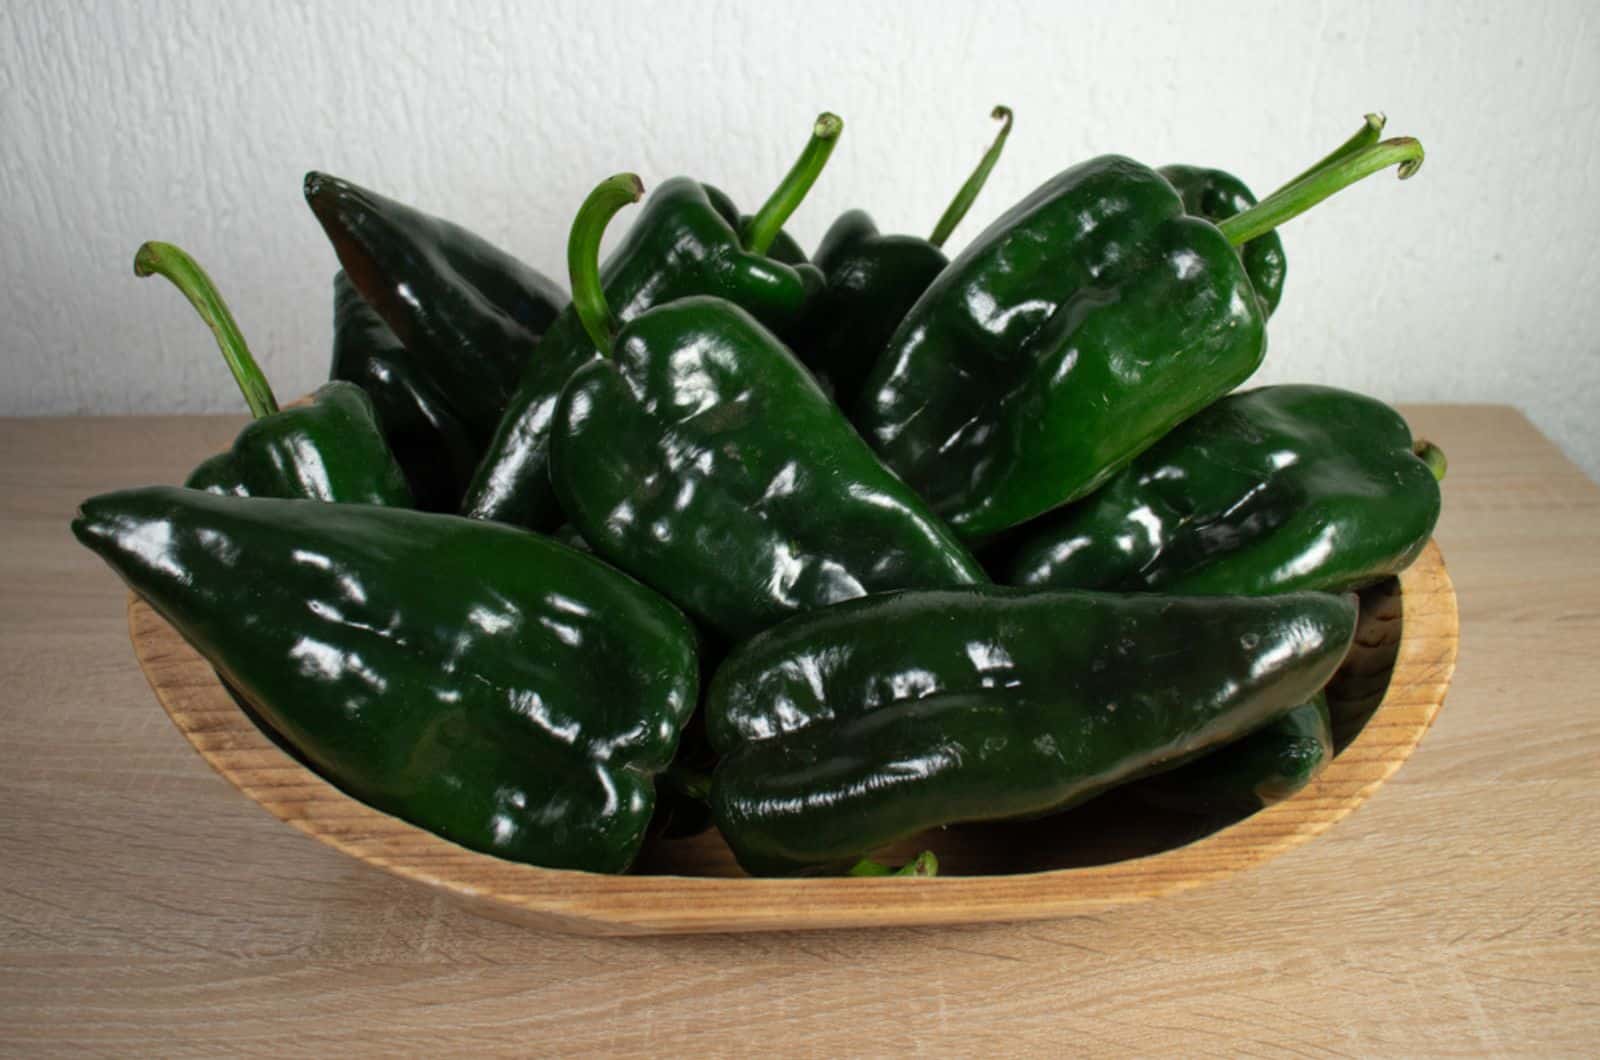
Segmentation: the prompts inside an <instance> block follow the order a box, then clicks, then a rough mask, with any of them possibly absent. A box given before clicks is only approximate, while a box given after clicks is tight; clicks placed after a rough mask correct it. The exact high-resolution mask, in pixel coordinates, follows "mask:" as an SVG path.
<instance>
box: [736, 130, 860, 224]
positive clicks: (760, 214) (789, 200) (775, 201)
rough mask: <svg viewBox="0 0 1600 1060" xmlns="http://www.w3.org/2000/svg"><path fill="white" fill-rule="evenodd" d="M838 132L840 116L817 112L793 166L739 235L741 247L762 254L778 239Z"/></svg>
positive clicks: (825, 160)
mask: <svg viewBox="0 0 1600 1060" xmlns="http://www.w3.org/2000/svg"><path fill="white" fill-rule="evenodd" d="M842 132H844V119H843V118H840V117H839V116H838V115H837V114H829V113H828V112H826V111H824V112H823V113H821V114H819V115H817V121H816V124H815V125H813V126H812V127H811V139H810V140H809V141H808V142H807V143H806V147H805V150H804V151H802V152H800V157H799V158H798V159H796V160H795V163H794V166H793V167H792V168H790V170H789V172H788V174H787V175H786V176H785V177H784V178H783V180H782V182H780V183H779V184H778V187H777V188H776V190H774V191H773V193H772V194H771V195H770V196H768V198H767V201H766V202H764V203H762V204H761V209H760V210H758V211H757V212H756V215H755V216H754V217H752V218H750V220H749V222H748V223H747V224H746V225H745V227H744V231H743V232H741V233H740V234H739V236H740V242H741V243H742V244H743V245H744V249H746V250H748V251H749V252H750V253H752V254H765V253H766V252H767V251H768V250H769V249H770V248H771V247H772V241H773V240H775V239H777V238H778V232H779V231H780V230H781V229H782V228H783V224H784V222H785V221H787V220H788V219H789V215H790V214H792V213H794V211H795V210H796V209H797V208H798V207H799V205H800V204H801V203H802V202H804V201H805V197H806V193H807V192H809V191H810V190H811V185H813V184H815V183H816V182H817V178H818V177H819V176H821V175H822V169H823V167H824V166H826V165H827V164H828V156H829V155H831V154H833V149H834V147H835V146H836V145H837V144H838V142H839V134H840V133H842Z"/></svg>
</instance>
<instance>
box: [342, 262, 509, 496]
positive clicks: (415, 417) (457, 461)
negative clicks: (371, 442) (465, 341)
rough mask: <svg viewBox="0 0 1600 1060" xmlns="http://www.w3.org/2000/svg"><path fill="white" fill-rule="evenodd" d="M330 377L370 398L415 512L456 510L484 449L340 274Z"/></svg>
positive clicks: (397, 340)
mask: <svg viewBox="0 0 1600 1060" xmlns="http://www.w3.org/2000/svg"><path fill="white" fill-rule="evenodd" d="M329 374H330V377H331V378H333V379H342V380H345V381H347V382H351V383H355V384H356V385H357V386H359V387H360V388H361V389H362V390H364V391H366V393H367V396H368V397H369V398H371V399H372V407H373V410H374V412H376V413H377V417H378V425H379V426H380V427H381V428H382V429H383V436H384V439H385V440H386V441H387V442H388V443H389V449H390V451H391V452H393V453H394V458H395V461H396V462H397V463H398V464H399V465H400V470H401V471H403V472H404V473H405V476H406V483H407V485H409V486H410V487H411V495H412V497H413V498H414V499H415V500H416V504H417V507H418V508H420V509H422V510H423V511H428V512H454V511H455V510H456V509H457V508H458V507H459V506H460V504H461V493H462V491H463V490H465V489H466V488H467V480H468V479H469V478H470V477H471V476H472V470H473V468H474V467H476V466H477V462H478V454H479V449H480V446H479V444H478V442H477V441H475V440H474V437H473V431H472V427H471V425H470V424H468V423H467V422H466V421H465V420H463V419H462V418H461V417H460V416H459V415H457V414H456V411H455V409H454V408H453V407H452V406H451V405H450V402H449V401H448V399H446V398H445V396H444V394H442V393H441V392H440V391H439V389H438V387H436V386H435V385H434V383H433V381H432V380H431V379H429V378H428V373H427V370H426V366H425V365H422V364H419V363H418V358H417V357H416V355H415V354H413V353H412V352H411V351H410V350H408V349H406V347H405V344H404V343H402V342H401V341H400V340H399V338H397V337H396V336H395V333H394V332H393V331H391V330H389V325H387V324H385V323H384V322H383V318H382V317H380V316H378V314H377V311H376V310H374V309H373V308H372V307H371V306H369V305H367V302H366V299H364V298H362V297H361V293H360V292H359V291H357V290H356V289H355V285H354V284H352V283H351V282H350V278H349V277H348V276H346V275H345V274H344V272H342V271H341V272H339V273H338V274H337V275H335V276H334V278H333V367H332V370H331V372H330V373H329Z"/></svg>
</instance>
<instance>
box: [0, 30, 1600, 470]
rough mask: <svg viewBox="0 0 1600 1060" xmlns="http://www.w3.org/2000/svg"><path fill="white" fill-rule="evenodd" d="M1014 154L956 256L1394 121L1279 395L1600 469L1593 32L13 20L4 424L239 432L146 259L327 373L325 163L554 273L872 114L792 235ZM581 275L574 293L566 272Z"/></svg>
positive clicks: (1295, 326) (1267, 175)
mask: <svg viewBox="0 0 1600 1060" xmlns="http://www.w3.org/2000/svg"><path fill="white" fill-rule="evenodd" d="M996 102H1005V103H1009V104H1010V105H1011V106H1012V107H1014V108H1015V110H1016V112H1017V128H1016V133H1015V135H1014V136H1013V137H1012V140H1011V146H1010V149H1009V151H1008V153H1007V155H1006V157H1005V159H1004V160H1003V161H1002V163H1001V165H1000V167H999V169H998V170H997V171H996V172H995V175H994V179H993V180H992V182H991V184H990V186H989V190H988V191H987V192H986V193H985V195H984V196H983V197H982V198H981V199H980V200H979V201H978V204H977V206H976V208H975V210H974V212H973V214H972V215H971V216H970V217H969V219H968V222H967V223H966V224H965V225H964V226H963V228H962V229H961V231H960V232H958V233H957V236H956V238H955V239H954V240H953V241H952V244H951V246H952V248H954V249H959V247H960V246H961V245H963V244H964V242H965V240H966V239H968V238H970V237H971V236H972V235H973V234H975V233H977V232H978V231H979V230H981V229H982V227H983V226H984V225H985V224H986V223H987V222H988V221H989V220H990V219H992V218H993V217H994V216H995V215H996V214H998V213H1000V212H1001V211H1002V210H1003V209H1004V208H1005V206H1006V205H1008V204H1009V203H1010V202H1012V201H1014V200H1015V199H1017V198H1018V197H1020V196H1021V195H1023V194H1024V193H1026V192H1027V191H1028V190H1030V189H1031V188H1032V187H1034V186H1035V185H1036V184H1038V183H1039V182H1040V181H1042V180H1043V179H1044V178H1046V177H1048V176H1050V175H1051V174H1053V173H1054V172H1056V171H1057V170H1059V169H1061V168H1064V167H1065V166H1066V165H1068V164H1070V163H1072V162H1074V161H1077V160H1079V159H1082V158H1084V157H1086V156H1089V155H1092V154H1098V153H1101V152H1107V151H1120V152H1124V153H1127V154H1131V155H1133V156H1134V157H1136V158H1139V159H1142V160H1145V161H1147V162H1150V163H1152V164H1156V163H1164V162H1196V163H1207V164H1214V165H1221V166H1224V167H1226V168H1229V169H1232V170H1234V171H1235V172H1237V173H1238V174H1240V175H1241V176H1243V177H1244V178H1245V179H1246V180H1247V181H1249V182H1250V183H1251V184H1252V185H1254V186H1255V188H1256V189H1257V191H1258V192H1261V193H1264V192H1265V191H1266V190H1269V189H1270V188H1271V187H1273V186H1275V185H1276V184H1277V183H1279V182H1280V181H1282V180H1284V179H1286V178H1288V177H1289V176H1291V175H1292V174H1294V173H1296V172H1298V171H1299V170H1300V169H1301V168H1303V166H1304V165H1306V164H1307V163H1309V162H1310V161H1312V160H1314V159H1316V158H1318V157H1320V156H1321V155H1322V154H1323V153H1324V152H1325V151H1327V150H1328V149H1330V148H1331V147H1332V146H1334V145H1335V144H1336V143H1338V142H1339V141H1341V140H1343V139H1344V137H1345V136H1347V135H1348V134H1349V133H1351V132H1353V131H1354V130H1355V128H1356V127H1357V125H1358V124H1359V123H1360V117H1361V115H1362V113H1363V112H1365V111H1368V110H1374V109H1381V110H1384V111H1386V112H1387V113H1388V115H1389V118H1390V125H1389V131H1390V133H1391V134H1410V135H1415V136H1417V137H1419V138H1420V139H1421V140H1422V141H1423V143H1424V144H1425V146H1426V148H1427V152H1428V161H1427V164H1426V166H1424V168H1423V170H1422V172H1421V173H1420V174H1419V175H1418V176H1417V177H1416V178H1415V179H1414V180H1412V181H1409V182H1407V183H1405V184H1400V183H1398V182H1396V181H1395V180H1394V179H1393V178H1392V177H1391V176H1388V175H1384V176H1381V177H1377V178H1373V179H1372V180H1371V181H1369V182H1368V183H1366V184H1364V185H1361V186H1359V187H1358V188H1356V189H1353V190H1351V191H1349V192H1346V193H1345V194H1344V195H1343V196H1341V197H1339V198H1337V199H1334V200H1332V201H1330V202H1328V203H1327V204H1325V205H1324V206H1323V207H1322V208H1321V209H1320V210H1319V211H1318V212H1317V213H1316V214H1314V215H1312V216H1308V217H1306V218H1303V219H1301V220H1299V221H1296V222H1293V223H1292V224H1291V225H1290V226H1289V227H1288V228H1286V229H1285V232H1284V235H1285V241H1286V244H1287V247H1288V252H1289V256H1290V272H1289V280H1288V285H1287V290H1286V294H1285V301H1284V304H1283V306H1282V308H1281V309H1280V310H1279V313H1278V315H1277V317H1276V318H1275V319H1274V321H1273V328H1272V336H1271V351H1270V353H1269V356H1268V363H1267V366H1266V368H1264V369H1263V372H1262V374H1261V376H1260V377H1259V379H1261V380H1263V381H1284V380H1308V381H1321V382H1329V383H1335V384H1339V385H1343V386H1349V387H1354V388H1357V389H1361V390H1364V391H1367V392H1369V393H1372V394H1375V395H1377V396H1380V397H1383V398H1386V399H1390V400H1428V401H1443V400H1452V401H1508V402H1513V403H1515V404H1517V405H1519V406H1520V407H1522V408H1523V409H1524V410H1526V411H1527V412H1528V413H1529V414H1530V415H1531V416H1532V417H1533V418H1534V420H1535V421H1536V422H1537V423H1538V424H1539V425H1540V426H1541V427H1542V428H1544V430H1545V431H1547V432H1548V433H1549V434H1551V435H1552V436H1553V437H1555V438H1556V439H1557V440H1558V441H1559V442H1560V443H1561V444H1562V445H1563V446H1564V447H1565V448H1566V449H1567V451H1568V452H1569V453H1570V454H1572V455H1573V456H1574V457H1575V458H1576V459H1578V460H1579V461H1580V463H1582V464H1583V465H1584V466H1585V467H1586V468H1587V470H1588V471H1589V473H1590V474H1591V475H1600V429H1597V428H1596V426H1595V416H1596V412H1597V398H1600V348H1597V347H1600V299H1597V298H1596V289H1597V280H1600V260H1597V251H1596V248H1597V245H1600V206H1597V192H1600V7H1597V6H1596V5H1594V4H1592V3H1590V2H1586V0H1567V2H1553V0H1552V2H1546V3H1537V2H1534V3H1483V2H1474V0H1442V2H1435V0H1430V2H1417V3H1409V4H1407V3H1395V2H1392V0H1391V2H1385V0H1345V2H1340V3H1335V2H1331V0H1330V2H1321V3H1319V2H1314V0H1296V2H1279V3H1265V4H1246V3H1193V2H1182V0H1174V2H1168V3H1157V2H1145V3H1127V4H1105V3H1082V4H1077V3H1048V2H1045V3H1033V4H1027V3H1024V4H1000V3H984V4H963V3H954V2H939V3H933V2H924V3H920V4H914V5H913V4H903V5H888V4H877V3H866V2H862V0H852V2H847V3H815V2H811V3H798V2H791V3H784V4H776V3H733V2H724V3H705V4H694V5H691V4H661V5H657V4H643V3H611V2H599V0H585V2H574V3H559V4H557V3H548V4H534V3H518V2H515V0H498V2H491V0H479V2H475V3H461V4H451V3H422V4H407V5H402V4H359V5H358V4H356V3H352V2H343V0H340V2H333V0H317V2H311V3H278V2H258V3H199V2H194V3H188V4H173V3H155V2H149V3H137V2H118V3H112V2H94V3H78V4H75V5H67V4H60V3H54V2H30V0H7V2H6V3H5V4H0V132H3V137H4V148H3V150H0V220H3V224H0V232H3V234H4V238H3V239H0V270H3V272H0V278H3V281H4V282H3V284H0V414H6V415H31V414H43V413H77V412H108V413H121V412H153V411H185V412H189V411H223V410H241V409H242V403H241V401H240V399H239V396H238V394H237V392H236V391H235V390H234V389H233V385H232V383H231V381H230V379H229V378H228V377H227V374H226V372H225V370H224V369H223V367H222V365H221V363H220V361H219V359H218V358H217V356H216V354H215V352H214V347H213V346H212V345H211V341H210V338H209V336H208V335H207V333H206V332H205V330H204V329H203V327H202V326H201V325H200V323H199V322H198V321H197V320H196V319H195V318H194V316H193V315H192V314H191V312H190V311H189V309H188V308H187V306H186V305H185V304H184V303H183V302H182V301H181V300H180V298H179V297H178V295H177V294H176V292H174V291H173V290H171V289H170V288H168V287H167V286H166V285H165V284H164V282H163V281H140V280H136V279H134V277H133V275H132V272H131V262H132V259H133V252H134V249H135V248H136V247H137V246H138V244H139V243H140V242H141V241H142V240H145V239H148V238H162V239H167V240H171V241H174V242H178V243H180V244H181V245H183V246H185V247H186V248H188V249H189V250H190V251H191V252H192V253H193V254H194V255H195V256H196V257H197V258H199V259H200V261H201V262H202V263H203V264H205V265H206V266H207V267H208V269H209V270H210V271H211V273H212V275H213V276H214V277H215V278H216V279H217V281H218V283H219V284H220V285H221V286H222V287H223V290H224V293H225V294H226V295H227V296H228V297H229V299H230V301H231V303H232V305H233V308H234V311H235V313H236V315H237V316H238V318H239V320H240V323H241V325H242V326H243V328H244V329H245V332H246V334H247V335H248V336H249V338H250V340H251V342H252V345H253V346H254V347H255V350H256V353H257V356H258V357H259V358H260V359H261V361H262V362H263V364H264V366H265V367H266V368H267V370H268V372H269V373H270V375H271V376H272V378H273V379H274V382H275V384H276V386H277V389H278V390H279V392H280V394H284V395H292V394H296V393H300V392H303V391H305V390H307V389H309V388H310V387H311V386H313V385H314V384H315V383H316V382H317V381H318V380H320V379H321V378H322V377H323V375H324V373H325V372H326V367H327V360H328V345H329V335H330V320H329V318H330V312H331V311H330V307H329V289H328V280H329V277H330V275H331V273H332V271H333V269H334V259H333V255H332V252H331V251H330V250H329V249H328V247H327V245H326V243H325V241H324V239H323V237H322V235H321V233H320V230H319V229H318V227H317V225H316V223H315V222H314V221H313V219H312V217H311V215H310V212H309V211H308V210H307V209H306V208H305V206H304V204H303V202H302V200H301V197H300V178H301V175H302V173H303V172H304V171H305V170H307V169H311V168H317V169H323V170H326V171H328V172H331V173H335V174H338V175H341V176H345V177H348V178H350V179H352V180H355V181H357V182H359V183H363V184H366V185H368V186H371V187H373V188H374V189H376V190H380V191H383V192H385V193H388V194H390V195H392V196H395V197H398V198H401V199H403V200H406V201H410V202H412V203H414V204H416V205H418V206H421V207H423V208H425V209H427V210H429V211H432V212H435V213H439V214H442V215H444V216H447V217H450V218H452V219H454V220H457V221H459V222H461V223H463V224H466V225H467V226H468V227H471V228H473V229H476V230H477V231H479V232H480V233H481V234H483V235H485V236H486V237H488V238H490V239H492V240H494V241H496V242H499V243H501V244H502V245H504V246H506V247H507V248H509V249H511V250H513V251H514V252H515V253H517V254H519V255H520V256H522V257H524V258H525V259H526V260H528V261H529V262H530V263H532V264H534V265H535V266H537V267H539V268H541V269H544V270H546V271H547V272H549V273H550V274H551V275H552V276H556V277H561V269H562V257H563V246H564V241H565V236H566V226H567V222H568V219H569V217H570V215H571V212H572V211H573V209H574V208H575V207H576V206H577V204H578V203H579V202H580V201H581V199H582V198H583V196H584V194H585V193H586V192H587V191H588V189H589V188H590V187H591V186H592V185H593V184H594V183H595V181H596V180H598V179H599V178H600V177H603V176H605V175H607V174H610V173H613V172H616V171H618V170H623V169H635V170H637V171H638V172H639V173H640V174H641V175H643V177H644V179H645V181H646V183H647V184H650V183H653V182H657V181H660V180H661V179H663V178H665V177H667V176H669V175H673V174H677V173H688V174H694V175H697V176H700V177H701V178H702V179H706V180H710V181H712V182H715V183H718V184H721V185H722V186H723V187H725V188H726V189H727V190H728V191H729V192H730V193H732V194H733V195H734V196H735V197H736V198H737V199H738V200H739V201H740V202H741V203H744V204H747V208H751V207H753V205H754V204H756V203H757V202H759V201H760V199H761V198H762V197H763V196H764V195H765V193H766V192H767V191H768V190H769V189H770V188H771V186H772V184H773V183H774V182H775V181H776V180H777V178H778V177H779V176H780V175H781V174H782V173H783V172H784V170H785V169H786V168H787V166H788V164H789V162H790V160H791V159H792V157H793V155H794V154H795V152H796V151H797V150H798V149H799V147H800V145H801V143H802V141H803V140H804V138H805V135H806V131H807V129H808V128H809V125H810V122H811V119H812V117H813V116H814V115H815V114H816V112H818V111H819V110H822V109H824V108H827V109H831V110H834V111H837V112H838V113H839V114H841V115H842V116H843V117H844V118H845V120H846V131H845V135H844V139H843V140H842V141H841V146H840V148H839V150H838V151H837V153H836V154H835V156H834V160H833V163H832V165H831V167H830V169H829V170H828V172H827V173H826V174H825V175H824V177H823V179H822V181H821V182H820V184H819V185H818V186H817V188H816V190H815V192H814V193H813V195H812V197H811V199H810V200H809V201H808V202H807V203H806V204H805V206H804V207H802V210H801V212H800V213H799V214H798V215H797V216H796V218H795V220H794V221H793V222H792V224H791V229H792V230H793V231H795V232H796V234H797V235H799V236H800V237H801V238H802V242H804V243H805V244H806V245H807V246H810V245H812V244H814V242H815V240H816V238H817V237H818V236H820V235H821V233H822V230H823V229H824V228H825V227H826V225H827V223H828V221H829V220H830V219H831V218H833V217H834V216H835V215H837V214H838V213H839V212H840V211H841V210H843V209H845V208H847V207H850V206H856V205H859V206H864V207H866V208H868V209H869V210H871V211H872V212H873V213H874V214H875V215H876V216H877V218H878V220H879V222H880V224H881V225H883V227H885V228H886V229H889V230H908V231H912V232H919V233H921V232H925V231H926V230H927V229H928V228H930V227H931V226H932V223H933V221H934V220H935V219H936V218H937V217H938V215H939V213H940V211H941V210H942V209H943V206H944V204H945V202H946V200H947V199H948V198H949V196H950V194H951V193H952V192H953V191H954V189H955V187H956V186H957V184H959V182H960V181H961V180H962V179H963V178H964V176H965V174H966V173H967V171H968V170H969V168H970V167H971V165H972V163H973V162H974V161H975V160H976V158H977V156H978V154H979V153H980V151H981V150H982V148H983V146H984V145H985V144H986V143H987V142H988V140H989V138H990V136H991V134H992V131H993V130H992V126H991V123H990V121H989V119H988V117H987V115H988V111H989V108H990V107H991V106H992V105H993V104H994V103H996ZM563 282H564V279H563Z"/></svg>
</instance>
